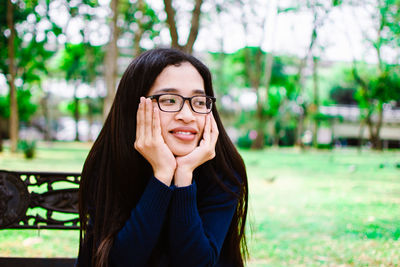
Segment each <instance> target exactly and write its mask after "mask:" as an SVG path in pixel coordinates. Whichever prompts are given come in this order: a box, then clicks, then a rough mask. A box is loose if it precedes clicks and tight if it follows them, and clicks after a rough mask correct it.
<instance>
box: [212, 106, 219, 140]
mask: <svg viewBox="0 0 400 267" xmlns="http://www.w3.org/2000/svg"><path fill="white" fill-rule="evenodd" d="M218 135H219V131H218V125H217V122H216V121H215V118H214V115H213V114H212V113H211V142H212V143H213V144H214V145H215V144H216V143H217V140H218Z"/></svg>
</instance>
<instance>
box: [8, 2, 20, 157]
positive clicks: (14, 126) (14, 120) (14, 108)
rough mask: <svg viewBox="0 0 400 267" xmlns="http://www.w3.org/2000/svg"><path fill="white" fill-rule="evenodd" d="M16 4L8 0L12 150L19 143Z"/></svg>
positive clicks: (12, 150) (15, 148)
mask: <svg viewBox="0 0 400 267" xmlns="http://www.w3.org/2000/svg"><path fill="white" fill-rule="evenodd" d="M13 8H14V6H13V3H12V2H11V0H8V1H7V26H8V28H9V29H10V37H9V38H8V61H9V74H10V75H9V78H8V84H9V86H10V141H11V146H10V150H11V152H16V151H17V143H18V121H19V118H18V117H19V116H18V102H17V91H16V87H15V76H16V73H15V51H14V39H15V27H14V18H13V17H14V10H13Z"/></svg>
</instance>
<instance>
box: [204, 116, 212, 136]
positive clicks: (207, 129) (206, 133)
mask: <svg viewBox="0 0 400 267" xmlns="http://www.w3.org/2000/svg"><path fill="white" fill-rule="evenodd" d="M210 132H211V125H210V114H207V117H206V123H205V126H204V132H203V139H204V141H205V142H206V143H208V142H210V134H211V133H210Z"/></svg>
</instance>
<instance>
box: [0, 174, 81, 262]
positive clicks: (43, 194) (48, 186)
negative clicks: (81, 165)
mask: <svg viewBox="0 0 400 267" xmlns="http://www.w3.org/2000/svg"><path fill="white" fill-rule="evenodd" d="M79 182H80V173H62V172H26V171H25V172H22V171H21V172H20V171H3V170H0V229H21V231H22V230H24V229H38V230H40V229H58V230H76V229H79V226H78V222H79V216H78V185H79ZM43 185H44V186H43ZM71 185H75V186H72V187H71ZM38 209H40V211H41V212H39V213H40V214H38V213H36V214H33V212H32V211H34V210H38ZM60 214H61V215H63V216H61V217H68V218H67V219H65V218H63V219H61V218H57V217H60V216H59V215H60ZM66 214H68V215H67V216H66ZM74 263H75V258H15V257H0V266H2V267H7V266H10V267H11V266H12V267H24V266H29V267H39V266H40V267H48V266H52V267H72V266H74Z"/></svg>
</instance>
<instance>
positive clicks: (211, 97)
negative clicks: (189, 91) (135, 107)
mask: <svg viewBox="0 0 400 267" xmlns="http://www.w3.org/2000/svg"><path fill="white" fill-rule="evenodd" d="M163 95H175V96H179V97H180V98H182V99H183V101H182V104H181V107H180V108H179V109H178V110H176V111H168V110H163V109H162V108H161V106H160V102H159V99H160V97H161V96H163ZM195 97H206V98H208V99H211V101H212V102H211V109H210V111H208V112H198V111H196V110H194V108H193V106H192V99H193V98H195ZM148 98H150V99H152V100H153V99H155V100H156V101H157V105H158V108H159V109H160V110H161V111H163V112H179V111H181V110H182V108H183V106H184V105H185V102H186V100H187V101H189V105H190V108H191V109H192V110H193V112H195V113H198V114H208V113H210V112H211V111H212V107H213V106H212V104H213V103H215V101H216V100H217V99H216V98H215V97H213V96H207V95H194V96H191V97H184V96H181V95H178V94H173V93H168V94H157V95H151V96H149V97H148Z"/></svg>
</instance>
